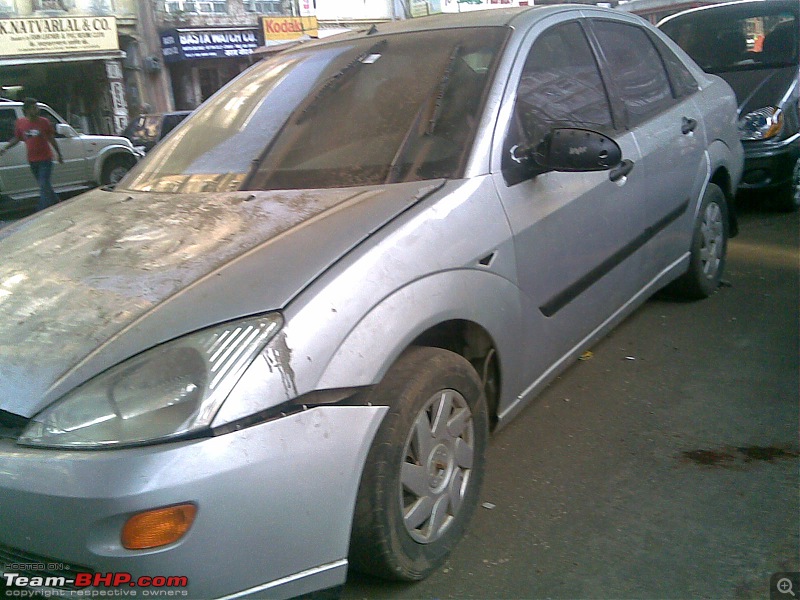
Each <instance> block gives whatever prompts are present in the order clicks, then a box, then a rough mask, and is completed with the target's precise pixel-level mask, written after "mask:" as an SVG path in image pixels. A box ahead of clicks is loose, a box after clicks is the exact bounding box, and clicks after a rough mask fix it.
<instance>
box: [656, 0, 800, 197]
mask: <svg viewBox="0 0 800 600" xmlns="http://www.w3.org/2000/svg"><path fill="white" fill-rule="evenodd" d="M798 13H800V2H798V1H797V0H769V2H764V1H762V0H744V1H742V2H730V3H725V4H719V5H711V6H704V7H702V8H696V9H691V10H687V11H683V12H680V13H678V14H676V15H673V16H671V17H667V18H666V19H664V20H663V21H661V22H660V23H659V24H658V27H659V28H660V29H661V30H662V31H663V32H664V33H666V34H667V35H668V36H669V37H671V38H672V39H673V40H675V42H677V43H678V45H680V46H681V47H682V48H683V49H684V50H685V51H686V52H687V53H688V54H689V55H690V56H691V57H692V58H693V59H694V60H695V62H697V64H699V65H700V66H701V67H702V68H703V69H704V70H705V71H707V72H709V73H715V74H717V75H719V76H720V77H722V78H724V79H725V80H726V81H727V82H728V83H729V84H730V86H731V87H732V88H733V90H734V91H735V92H736V97H737V99H738V103H739V130H740V131H741V135H742V144H743V145H744V151H745V172H744V175H743V176H742V182H741V184H740V189H753V190H769V191H770V192H771V193H772V194H773V197H774V198H775V200H776V202H777V204H778V206H779V207H780V208H782V209H784V210H789V211H796V210H797V209H798V208H800V160H799V159H800V126H799V125H798V120H799V116H798V72H800V67H798V45H799V44H798V22H800V18H798V17H800V15H799V14H798Z"/></svg>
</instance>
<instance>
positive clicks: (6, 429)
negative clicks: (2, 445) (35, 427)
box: [0, 410, 28, 440]
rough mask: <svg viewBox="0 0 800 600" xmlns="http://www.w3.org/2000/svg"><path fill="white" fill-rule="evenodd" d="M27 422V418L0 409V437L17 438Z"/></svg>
mask: <svg viewBox="0 0 800 600" xmlns="http://www.w3.org/2000/svg"><path fill="white" fill-rule="evenodd" d="M27 424H28V419H26V418H25V417H20V416H19V415H15V414H14V413H10V412H8V411H6V410H0V439H2V438H10V439H13V440H15V439H17V438H18V437H19V435H20V433H22V430H23V429H24V428H25V425H27Z"/></svg>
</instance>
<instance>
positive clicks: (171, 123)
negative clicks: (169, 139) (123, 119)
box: [122, 110, 192, 152]
mask: <svg viewBox="0 0 800 600" xmlns="http://www.w3.org/2000/svg"><path fill="white" fill-rule="evenodd" d="M190 114H192V111H190V110H179V111H176V112H169V113H160V114H143V115H139V116H138V117H136V118H135V119H134V120H133V121H131V122H130V124H129V125H128V126H127V127H126V128H125V131H123V132H122V135H124V136H125V137H126V138H128V139H129V140H130V141H131V142H132V143H133V145H134V146H135V147H137V148H142V150H143V151H144V152H149V151H150V150H151V149H152V148H153V146H155V145H156V144H157V143H158V142H159V141H161V140H162V139H163V138H164V137H166V135H167V134H168V133H169V132H170V131H172V130H173V129H175V127H177V125H178V124H179V123H180V122H181V121H183V120H184V119H185V118H186V117H188V116H189V115H190Z"/></svg>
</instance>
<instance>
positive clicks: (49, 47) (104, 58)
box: [0, 0, 137, 133]
mask: <svg viewBox="0 0 800 600" xmlns="http://www.w3.org/2000/svg"><path fill="white" fill-rule="evenodd" d="M136 28H137V16H136V2H135V0H130V1H122V0H0V87H1V88H2V91H1V92H0V95H3V96H7V97H11V98H15V99H21V98H22V97H27V96H34V97H36V98H38V99H39V100H41V101H42V102H46V103H47V104H49V105H51V106H52V107H53V108H54V109H55V110H56V111H58V112H59V113H60V114H62V115H63V116H64V117H65V118H66V119H67V120H68V121H69V122H70V123H72V124H73V125H74V126H76V127H77V128H79V129H81V130H83V131H87V132H93V133H116V132H118V131H120V130H121V129H123V128H124V127H125V125H127V122H128V119H129V116H130V112H129V98H130V95H131V94H129V91H131V90H130V89H129V84H128V80H127V79H128V78H127V77H126V70H127V62H126V57H127V56H128V55H127V54H126V49H127V48H128V47H129V46H130V45H131V44H132V43H133V42H134V40H135V39H136Z"/></svg>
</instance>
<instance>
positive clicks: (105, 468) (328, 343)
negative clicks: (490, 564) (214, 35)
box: [0, 6, 743, 598]
mask: <svg viewBox="0 0 800 600" xmlns="http://www.w3.org/2000/svg"><path fill="white" fill-rule="evenodd" d="M676 52H679V50H678V48H677V46H676V45H675V44H674V43H672V41H671V40H669V38H667V37H666V36H664V35H663V34H661V33H659V32H658V31H657V30H656V29H655V28H653V27H652V26H650V25H649V24H648V23H646V22H645V21H643V20H642V19H640V18H638V17H635V16H633V15H630V14H627V13H622V12H618V11H613V10H607V9H602V8H594V7H589V6H542V7H537V8H530V9H523V10H493V11H483V12H466V13H462V14H459V15H439V16H434V17H430V18H425V19H413V20H409V21H402V22H393V23H385V24H380V25H377V26H375V27H372V28H371V29H370V30H369V31H368V32H352V33H348V34H345V35H343V36H337V37H336V38H330V39H328V40H321V41H320V42H315V43H310V44H304V45H302V46H298V47H296V48H293V49H291V50H288V51H286V52H282V53H281V54H279V55H277V56H274V57H272V58H269V59H267V60H264V61H261V62H259V63H258V64H256V65H254V66H253V67H252V68H251V69H250V70H248V71H247V72H245V73H243V74H242V75H240V76H239V77H237V78H236V79H235V80H233V81H232V82H231V83H230V84H229V85H228V86H227V87H226V88H224V89H223V90H222V91H220V92H219V93H217V94H216V95H215V96H214V97H213V98H212V99H210V100H208V101H207V102H206V103H204V104H203V105H202V106H201V107H199V108H198V109H197V110H196V111H195V113H194V114H192V115H191V116H189V117H188V118H187V120H186V121H185V122H184V123H182V124H181V126H180V130H179V131H178V132H175V134H174V135H171V136H169V137H168V138H167V139H165V140H163V141H162V142H161V143H159V144H157V145H156V146H155V147H154V148H153V150H152V151H151V152H150V153H149V154H148V155H147V156H146V157H145V158H144V159H142V161H141V162H140V163H139V164H138V165H136V167H134V169H133V170H132V171H131V172H130V173H128V175H127V176H126V177H125V178H124V179H123V180H122V181H121V182H120V183H119V184H118V185H117V187H116V188H115V189H114V190H104V189H98V190H94V191H92V192H90V193H88V194H84V195H83V196H81V197H79V198H77V199H75V200H74V201H72V202H70V203H67V204H64V205H62V206H60V207H58V208H56V209H54V210H52V211H47V212H45V213H42V214H40V215H39V216H37V217H34V218H32V219H28V220H25V221H22V222H19V223H17V224H15V225H11V226H9V227H8V228H6V229H4V230H2V231H0V256H2V257H3V260H2V261H0V286H2V287H1V288H0V289H1V290H2V292H3V294H4V295H3V297H2V301H1V302H0V374H2V376H0V504H1V505H2V510H0V556H3V557H4V560H6V561H8V562H10V563H17V562H26V563H30V562H31V561H32V558H31V557H35V558H36V561H35V562H36V563H37V564H43V565H54V567H53V568H52V571H51V572H47V573H42V574H41V577H43V579H40V580H38V581H45V579H44V578H46V577H59V576H63V577H64V579H65V580H68V579H70V578H72V574H74V573H75V572H76V571H78V572H95V573H98V574H103V573H112V572H113V573H123V574H126V575H130V577H131V578H133V581H136V580H137V579H138V578H139V577H146V578H148V580H151V579H152V577H153V576H154V575H163V576H173V575H174V576H181V577H184V578H185V579H186V580H187V583H186V586H187V587H186V588H185V589H186V593H187V596H188V597H191V598H218V597H228V598H233V597H236V598H240V597H244V596H252V597H256V598H265V597H269V598H288V597H293V596H296V595H300V594H303V593H306V592H311V591H314V590H316V589H320V588H326V587H331V586H336V585H339V584H341V583H343V582H344V580H345V576H346V573H347V569H348V567H349V566H351V567H352V568H355V569H360V570H363V571H366V572H369V573H372V574H375V575H378V576H381V577H387V578H394V579H401V580H407V581H408V580H411V581H413V580H418V579H421V578H423V577H425V576H427V575H428V574H430V573H431V572H433V571H434V570H435V569H436V568H438V567H439V565H441V564H442V562H443V561H444V560H445V559H446V557H447V555H448V553H449V552H450V551H451V550H452V548H453V547H454V546H455V544H456V543H458V541H459V539H461V537H462V536H463V535H464V532H465V531H466V528H467V526H468V523H469V520H470V516H471V515H472V513H473V511H474V510H475V508H476V505H477V502H478V498H479V489H480V484H481V479H482V477H483V470H484V465H485V460H484V457H485V451H486V444H487V442H488V435H489V431H490V429H491V428H494V427H497V426H501V425H503V424H505V423H507V422H509V421H510V420H511V419H512V418H513V416H514V415H516V414H517V413H518V412H519V411H520V410H521V409H522V408H523V407H524V406H525V405H526V403H527V402H529V401H530V400H531V399H532V398H533V397H534V396H535V395H536V394H537V393H538V392H539V391H540V390H542V389H543V387H544V386H545V385H547V384H548V383H549V382H550V381H552V379H553V378H554V377H556V376H557V375H558V374H559V373H560V372H562V371H563V370H564V369H565V368H566V367H567V366H568V365H569V364H570V363H571V362H572V361H573V360H575V359H576V358H577V357H579V356H580V355H581V354H582V353H583V352H584V350H586V348H587V347H590V346H591V345H592V344H593V343H594V342H595V341H596V340H597V339H599V338H600V337H601V336H602V335H604V334H605V333H606V332H608V331H609V330H610V329H611V328H612V327H613V326H614V325H615V324H617V323H618V322H620V321H621V320H622V319H623V318H625V317H626V316H627V315H629V314H630V313H631V312H632V311H634V310H635V309H636V307H638V306H639V305H640V304H641V303H643V302H644V301H645V300H646V299H647V298H648V297H649V296H650V295H651V294H653V293H654V292H656V291H657V290H659V289H661V288H663V287H665V286H668V285H669V286H672V287H673V290H674V292H675V293H677V294H681V295H682V296H684V297H688V298H703V297H706V296H708V295H710V294H712V293H714V291H715V290H716V288H717V286H718V284H719V281H720V277H721V275H722V272H723V269H724V265H725V257H726V248H727V241H728V236H729V234H731V233H732V232H733V231H734V230H735V218H734V215H733V214H732V212H731V210H730V208H729V201H730V200H731V199H732V195H733V192H734V190H735V189H736V186H737V184H738V182H739V178H740V176H741V171H742V161H743V152H742V146H741V143H740V142H739V136H738V131H737V129H736V119H735V115H736V101H735V96H734V94H733V91H732V90H731V88H730V86H729V85H728V84H727V83H725V81H723V80H722V79H720V78H718V77H715V76H713V75H707V74H706V73H704V72H703V71H702V70H700V69H699V68H698V67H697V65H696V64H694V63H693V62H692V61H690V60H688V59H686V60H684V59H682V58H681V56H683V53H680V56H679V55H678V54H676ZM421 65H424V68H421ZM178 133H179V135H178ZM42 240H46V243H42ZM685 306H686V310H692V308H691V307H692V305H691V304H686V305H685ZM63 565H69V567H68V569H67V567H62V566H63ZM1 567H2V564H0V568H1ZM33 575H34V573H31V572H30V571H28V572H26V579H25V582H26V583H28V584H29V581H30V580H29V579H28V577H32V576H33ZM37 576H38V574H37ZM83 579H84V580H85V578H83ZM8 580H9V576H8V574H6V581H8ZM51 581H59V580H57V579H52V580H51ZM12 583H13V582H12Z"/></svg>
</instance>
